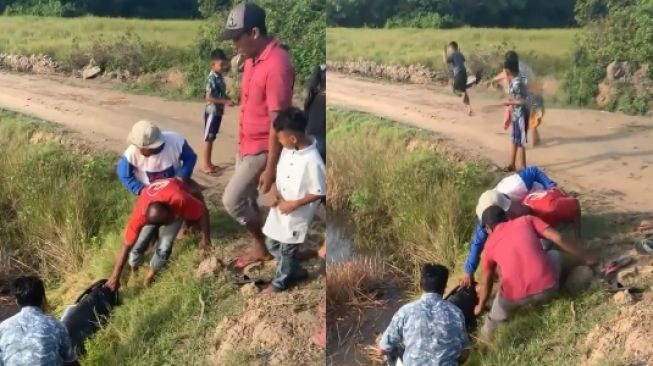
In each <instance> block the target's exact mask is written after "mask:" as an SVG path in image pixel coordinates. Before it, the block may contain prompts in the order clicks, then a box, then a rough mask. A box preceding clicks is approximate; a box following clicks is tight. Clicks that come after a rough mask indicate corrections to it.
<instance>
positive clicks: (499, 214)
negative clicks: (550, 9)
mask: <svg viewBox="0 0 653 366" xmlns="http://www.w3.org/2000/svg"><path fill="white" fill-rule="evenodd" d="M506 221H508V216H507V215H506V211H504V210H503V209H502V208H501V207H499V206H490V207H488V208H486V209H485V211H483V215H482V216H481V225H483V227H488V228H490V229H492V230H494V229H495V228H496V227H497V225H499V224H501V223H502V222H506Z"/></svg>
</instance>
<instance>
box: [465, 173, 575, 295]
mask: <svg viewBox="0 0 653 366" xmlns="http://www.w3.org/2000/svg"><path fill="white" fill-rule="evenodd" d="M553 187H557V183H556V182H554V181H553V180H551V178H549V177H548V176H547V175H546V174H545V173H544V172H543V171H542V170H541V169H540V168H538V167H536V166H530V167H527V168H525V169H523V170H521V171H520V172H518V173H515V174H511V175H509V176H507V177H505V178H503V179H502V180H501V181H499V183H498V184H497V185H496V187H495V188H494V189H491V190H489V191H486V192H484V193H483V194H482V195H481V197H480V198H479V200H478V204H477V206H476V218H477V220H476V227H475V229H474V236H473V238H472V241H471V244H470V248H469V255H468V256H467V260H466V261H465V273H464V274H463V278H462V279H461V285H462V286H469V285H471V284H472V283H473V282H474V272H476V269H477V268H478V264H479V261H480V259H481V252H482V251H483V246H484V245H485V241H486V240H487V237H488V234H487V232H486V231H485V228H484V227H483V226H482V225H481V223H480V221H481V215H483V211H484V210H485V209H486V208H488V207H490V206H493V205H494V206H498V207H500V208H502V209H503V210H504V211H505V212H506V213H507V214H508V217H510V218H515V217H519V216H522V215H525V214H528V213H530V211H531V210H530V209H529V208H528V207H526V206H524V205H523V204H522V201H523V200H524V198H526V196H527V195H528V194H529V193H531V192H534V191H540V190H545V189H551V188H553ZM574 200H575V199H574ZM575 201H576V202H575V203H576V206H577V213H575V215H573V216H574V217H575V218H576V217H578V218H580V204H578V202H577V200H575ZM574 224H575V228H576V233H577V236H578V237H580V219H578V220H574Z"/></svg>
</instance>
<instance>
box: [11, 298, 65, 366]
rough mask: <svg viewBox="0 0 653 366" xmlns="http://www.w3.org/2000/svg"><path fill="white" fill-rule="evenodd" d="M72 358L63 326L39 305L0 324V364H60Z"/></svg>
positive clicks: (29, 307) (27, 308)
mask: <svg viewBox="0 0 653 366" xmlns="http://www.w3.org/2000/svg"><path fill="white" fill-rule="evenodd" d="M75 359H76V357H75V353H74V352H73V348H72V346H71V344H70V337H69V336H68V331H67V330H66V328H65V327H64V326H63V324H61V323H60V322H59V321H58V320H56V319H55V318H53V317H51V316H50V315H47V314H45V313H43V311H41V309H39V308H35V307H31V306H26V307H24V308H22V309H21V311H20V312H19V313H18V314H16V315H14V316H12V317H11V318H9V319H7V320H5V321H3V322H2V323H0V366H59V365H61V364H62V363H64V362H72V361H75Z"/></svg>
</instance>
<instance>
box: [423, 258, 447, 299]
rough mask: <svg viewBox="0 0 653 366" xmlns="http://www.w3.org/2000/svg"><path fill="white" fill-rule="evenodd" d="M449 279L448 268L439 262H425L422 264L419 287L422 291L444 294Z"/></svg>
mask: <svg viewBox="0 0 653 366" xmlns="http://www.w3.org/2000/svg"><path fill="white" fill-rule="evenodd" d="M448 280H449V270H448V269H447V267H445V266H443V265H441V264H434V263H427V264H425V265H423V266H422V273H421V278H420V287H421V288H422V291H424V292H434V293H437V294H440V295H442V294H444V289H445V288H446V287H447V281H448Z"/></svg>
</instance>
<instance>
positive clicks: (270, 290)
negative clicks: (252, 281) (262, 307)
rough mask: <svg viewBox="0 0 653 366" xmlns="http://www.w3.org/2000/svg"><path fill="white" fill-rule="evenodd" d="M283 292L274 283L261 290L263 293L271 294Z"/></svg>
mask: <svg viewBox="0 0 653 366" xmlns="http://www.w3.org/2000/svg"><path fill="white" fill-rule="evenodd" d="M279 292H281V290H279V289H277V288H276V287H274V286H272V285H268V286H267V287H266V288H264V289H263V291H261V295H270V294H276V293H279Z"/></svg>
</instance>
